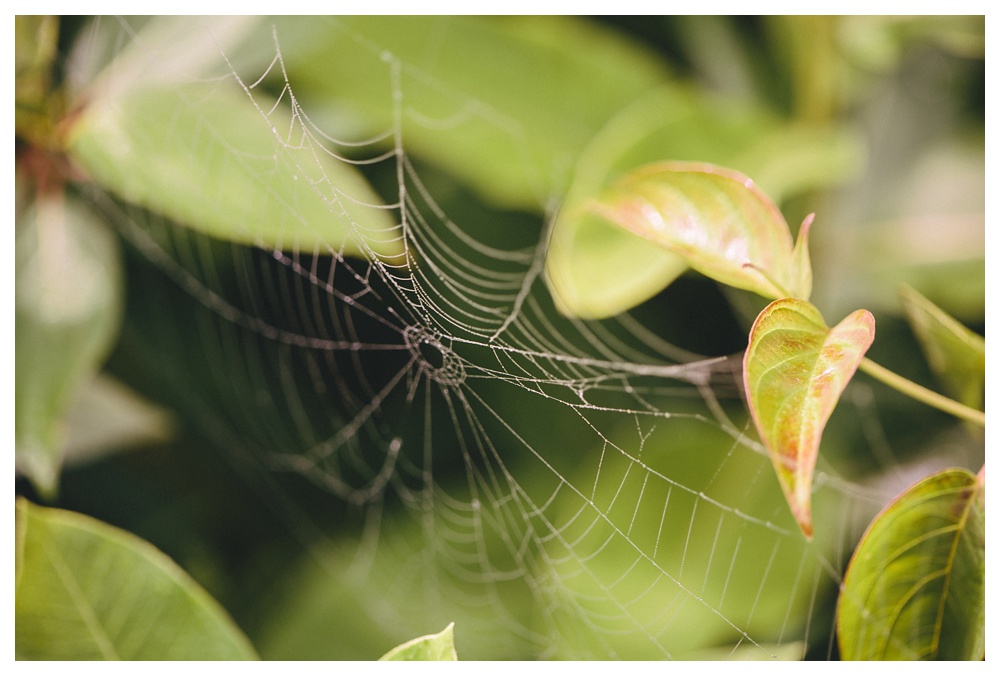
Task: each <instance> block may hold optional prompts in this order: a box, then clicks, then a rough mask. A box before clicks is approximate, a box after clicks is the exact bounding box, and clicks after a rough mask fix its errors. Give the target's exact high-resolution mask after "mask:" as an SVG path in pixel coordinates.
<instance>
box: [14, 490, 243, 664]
mask: <svg viewBox="0 0 1000 676" xmlns="http://www.w3.org/2000/svg"><path fill="white" fill-rule="evenodd" d="M16 536H17V559H16V564H15V568H16V570H15V576H16V582H15V611H14V623H15V632H16V633H15V645H14V652H15V655H16V656H17V658H18V659H32V660H94V659H103V660H112V659H121V660H190V659H199V660H209V659H225V660H238V659H255V658H256V655H255V653H254V651H253V648H252V647H251V646H250V643H249V641H247V639H246V637H245V636H244V635H243V633H242V632H241V631H240V630H239V629H238V628H237V627H236V625H235V624H234V623H233V621H232V620H231V619H230V618H229V616H228V615H227V614H226V612H225V611H224V610H223V609H222V608H221V607H220V606H219V605H218V604H217V603H216V602H215V600H214V599H212V598H211V597H210V596H209V595H208V594H207V593H206V592H205V590H204V589H202V588H201V587H200V586H198V585H197V584H196V583H195V582H194V581H193V580H192V579H191V578H190V577H188V575H187V573H185V572H184V571H183V570H181V569H180V568H179V567H178V566H177V565H176V564H175V563H174V562H173V561H171V560H170V559H169V558H167V557H166V556H165V555H164V554H163V553H162V552H160V551H159V550H157V549H155V548H154V547H153V546H152V545H150V544H149V543H147V542H145V541H144V540H141V539H139V538H137V537H135V536H134V535H132V534H130V533H127V532H125V531H122V530H119V529H117V528H113V527H111V526H109V525H107V524H104V523H101V522H99V521H96V520H94V519H92V518H90V517H87V516H84V515H82V514H76V513H73V512H66V511H63V510H58V509H48V508H45V507H38V506H36V505H33V504H31V503H29V502H27V501H26V500H23V499H22V500H19V501H18V502H17V520H16Z"/></svg>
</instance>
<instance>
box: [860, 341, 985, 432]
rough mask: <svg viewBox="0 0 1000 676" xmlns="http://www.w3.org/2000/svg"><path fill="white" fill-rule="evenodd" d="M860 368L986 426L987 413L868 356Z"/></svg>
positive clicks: (885, 381) (913, 396)
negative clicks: (928, 386) (908, 377)
mask: <svg viewBox="0 0 1000 676" xmlns="http://www.w3.org/2000/svg"><path fill="white" fill-rule="evenodd" d="M858 368H860V369H861V370H862V371H864V372H865V373H867V374H868V375H870V376H871V377H872V378H874V379H875V380H878V381H880V382H882V383H884V384H886V385H888V386H889V387H891V388H893V389H895V390H898V391H899V392H902V393H903V394H905V395H907V396H909V397H912V398H914V399H916V400H917V401H920V402H923V403H925V404H927V405H928V406H933V407H934V408H936V409H938V410H940V411H944V412H945V413H951V414H952V415H954V416H957V417H959V418H961V419H962V420H967V421H968V422H971V423H973V424H975V425H978V426H979V427H982V428H985V427H986V414H985V413H984V412H982V411H977V410H976V409H974V408H971V407H969V406H966V405H965V404H960V403H958V402H957V401H955V400H954V399H949V398H948V397H945V396H943V395H940V394H938V393H937V392H934V391H932V390H928V389H927V388H926V387H923V386H922V385H917V384H916V383H915V382H913V381H912V380H907V379H906V378H904V377H903V376H901V375H898V374H896V373H893V372H892V371H890V370H889V369H887V368H885V367H884V366H879V365H878V364H876V363H875V362H873V361H872V360H871V359H869V358H868V357H865V358H864V359H862V360H861V364H860V366H859V367H858Z"/></svg>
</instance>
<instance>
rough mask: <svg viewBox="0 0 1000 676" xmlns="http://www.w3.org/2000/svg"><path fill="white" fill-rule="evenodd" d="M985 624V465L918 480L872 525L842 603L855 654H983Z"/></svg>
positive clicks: (846, 643)
mask: <svg viewBox="0 0 1000 676" xmlns="http://www.w3.org/2000/svg"><path fill="white" fill-rule="evenodd" d="M985 626H986V473H985V467H984V468H983V470H982V471H980V473H979V475H978V476H976V475H973V474H972V473H971V472H969V471H968V470H964V469H948V470H944V471H941V472H939V473H937V474H934V475H932V476H929V477H926V478H925V479H922V480H921V481H919V482H917V483H916V484H914V485H913V486H911V487H910V488H908V489H907V490H906V491H904V492H903V493H902V494H901V495H899V496H898V497H897V498H896V499H895V500H893V501H892V503H891V504H889V506H888V507H886V508H885V509H884V510H883V511H882V513H881V514H879V515H878V516H877V517H876V518H875V519H874V520H873V521H872V523H871V525H870V526H869V527H868V530H867V532H866V533H865V534H864V536H863V537H862V538H861V543H860V544H859V545H858V548H857V549H856V550H855V552H854V556H853V557H852V558H851V562H850V564H849V565H848V567H847V573H846V575H845V576H844V583H843V586H842V589H841V593H840V599H839V601H838V605H837V635H838V638H839V642H840V654H841V657H842V658H843V659H848V660H916V659H938V660H981V659H983V658H984V657H985V654H986V653H985V651H986V647H985Z"/></svg>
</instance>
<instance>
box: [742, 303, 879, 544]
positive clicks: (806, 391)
mask: <svg viewBox="0 0 1000 676" xmlns="http://www.w3.org/2000/svg"><path fill="white" fill-rule="evenodd" d="M874 339H875V319H874V317H872V315H871V313H870V312H868V311H867V310H857V311H856V312H853V313H852V314H850V315H848V316H847V317H846V318H845V319H844V320H843V321H841V322H840V323H839V324H838V325H837V326H835V327H834V328H832V329H831V328H829V327H827V325H826V323H825V322H824V321H823V317H822V316H821V315H820V313H819V310H817V309H816V308H815V307H814V306H813V305H812V304H810V303H809V302H807V301H804V300H799V299H795V298H782V299H779V300H776V301H774V302H773V303H771V304H770V305H768V306H767V307H766V308H764V310H763V311H762V312H761V313H760V315H758V317H757V321H756V322H754V325H753V328H752V329H751V330H750V340H749V344H748V346H747V351H746V354H745V355H744V357H743V383H744V387H745V389H746V396H747V402H748V405H749V407H750V414H751V416H752V417H753V420H754V423H755V424H756V426H757V431H758V433H759V434H760V438H761V441H763V442H764V445H765V446H766V447H767V451H768V453H769V455H770V456H771V461H772V463H773V464H774V469H775V472H777V475H778V480H779V482H780V484H781V488H782V490H783V491H784V493H785V498H786V499H787V500H788V505H789V507H790V508H791V510H792V514H793V516H794V517H795V520H796V521H797V522H798V524H799V527H800V528H801V529H802V532H803V533H804V534H805V536H806V537H809V538H811V537H812V532H813V527H812V508H811V495H812V480H813V471H814V469H815V467H816V458H817V456H818V453H819V443H820V438H821V437H822V434H823V428H824V427H825V426H826V422H827V420H828V419H829V418H830V414H831V413H833V409H834V407H835V406H836V405H837V401H838V400H839V399H840V395H841V393H842V392H843V391H844V388H845V387H847V383H848V382H850V380H851V378H852V377H853V375H854V372H855V371H856V370H857V368H858V365H859V364H860V363H861V360H862V358H863V357H864V355H865V352H867V351H868V348H869V347H870V346H871V344H872V341H873V340H874Z"/></svg>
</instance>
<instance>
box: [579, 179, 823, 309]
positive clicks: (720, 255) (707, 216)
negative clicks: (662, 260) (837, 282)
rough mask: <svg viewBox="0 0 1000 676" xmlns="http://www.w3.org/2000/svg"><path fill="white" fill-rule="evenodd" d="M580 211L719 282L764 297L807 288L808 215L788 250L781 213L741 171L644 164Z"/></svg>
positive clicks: (804, 293)
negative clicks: (674, 256)
mask: <svg viewBox="0 0 1000 676" xmlns="http://www.w3.org/2000/svg"><path fill="white" fill-rule="evenodd" d="M586 208H587V209H589V210H590V211H592V212H593V213H594V214H596V215H598V216H600V217H602V218H604V219H607V220H608V221H611V222H613V223H615V224H617V225H618V226H620V227H622V228H625V229H626V230H628V231H629V232H632V233H634V234H635V235H638V236H639V237H642V238H644V239H646V240H648V241H650V242H652V243H654V244H657V245H659V246H661V247H663V248H665V249H666V250H668V251H670V252H672V253H674V254H677V255H678V256H679V257H681V258H682V259H683V260H684V261H685V263H687V264H688V265H690V266H691V267H692V268H694V269H695V270H697V271H698V272H701V273H702V274H704V275H707V276H709V277H711V278H713V279H715V280H717V281H719V282H721V283H723V284H727V285H729V286H733V287H737V288H741V289H747V290H749V291H753V292H755V293H758V294H760V295H762V296H764V297H767V298H781V297H794V298H803V299H805V298H808V297H809V293H810V292H811V290H812V270H811V268H810V265H809V253H808V250H807V242H808V232H809V226H810V225H811V222H812V218H811V217H810V218H807V219H806V221H805V222H804V223H803V224H802V228H801V230H800V233H799V241H798V243H797V244H795V245H794V246H793V243H792V236H791V233H790V232H789V230H788V225H787V224H786V223H785V219H784V217H783V216H782V215H781V212H780V211H778V208H777V207H776V206H775V205H774V203H773V202H772V201H771V200H770V199H769V198H768V197H767V196H766V195H765V194H764V193H763V192H762V191H761V190H760V189H759V188H757V187H756V185H755V184H754V183H753V181H752V180H750V179H749V178H747V177H746V176H744V175H742V174H740V173H739V172H735V171H732V170H729V169H723V168H720V167H716V166H714V165H710V164H698V163H689V162H662V163H656V164H651V165H646V166H644V167H640V168H639V169H636V170H634V171H631V172H629V173H628V174H626V175H625V176H624V177H623V178H622V179H620V180H619V181H618V182H617V183H616V184H615V185H614V186H613V187H612V188H611V189H610V190H608V191H607V192H606V193H605V194H604V196H603V197H601V198H600V199H599V200H596V201H594V202H591V203H589V204H588V205H587V207H586Z"/></svg>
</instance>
